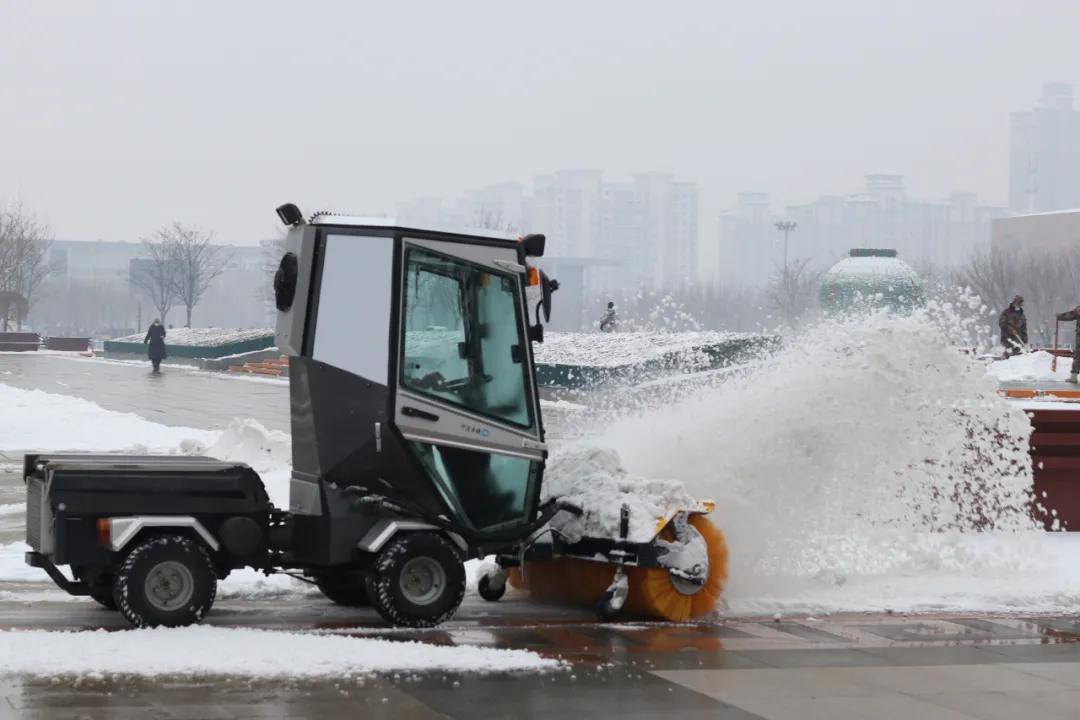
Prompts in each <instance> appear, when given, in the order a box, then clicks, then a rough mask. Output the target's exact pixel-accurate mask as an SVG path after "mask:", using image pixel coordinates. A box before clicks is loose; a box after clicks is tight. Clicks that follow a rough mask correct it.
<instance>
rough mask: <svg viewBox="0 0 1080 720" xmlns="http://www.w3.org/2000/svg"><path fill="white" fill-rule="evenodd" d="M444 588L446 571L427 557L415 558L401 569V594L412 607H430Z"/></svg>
mask: <svg viewBox="0 0 1080 720" xmlns="http://www.w3.org/2000/svg"><path fill="white" fill-rule="evenodd" d="M445 587H446V571H445V570H443V567H442V565H440V564H439V563H438V562H436V561H435V560H434V559H432V558H429V557H416V558H413V559H412V560H409V561H408V562H407V563H405V565H404V566H403V567H402V568H401V593H402V595H404V596H405V599H406V600H408V601H409V602H411V603H412V604H414V605H430V604H431V603H433V602H435V601H436V600H438V599H439V597H440V596H441V595H442V593H443V589H444V588H445Z"/></svg>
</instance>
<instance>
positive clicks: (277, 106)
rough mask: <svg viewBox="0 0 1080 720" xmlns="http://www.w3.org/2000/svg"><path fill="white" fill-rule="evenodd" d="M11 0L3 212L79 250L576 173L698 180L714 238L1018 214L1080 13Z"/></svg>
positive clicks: (920, 5)
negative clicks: (1034, 116) (750, 194)
mask: <svg viewBox="0 0 1080 720" xmlns="http://www.w3.org/2000/svg"><path fill="white" fill-rule="evenodd" d="M0 8H2V14H3V18H4V22H3V23H0V63H2V66H3V68H4V82H3V85H4V89H5V93H4V97H5V105H6V106H7V107H8V108H16V109H17V111H16V112H5V113H3V115H2V117H0V137H2V138H4V140H3V143H4V149H3V153H2V157H3V164H2V167H3V171H2V172H0V198H3V199H5V200H12V199H20V200H22V201H23V202H24V203H25V204H26V205H27V206H28V207H30V208H32V209H33V210H34V211H36V212H37V213H38V214H39V215H40V216H41V217H43V218H44V219H46V220H48V222H49V223H50V224H51V225H52V228H53V230H54V233H55V235H56V236H57V237H59V238H78V239H94V238H104V239H109V240H121V241H135V240H138V239H139V238H140V237H142V236H144V235H146V234H148V233H150V232H151V231H152V230H153V229H154V228H156V227H158V226H161V225H163V224H165V223H168V222H171V221H173V220H183V221H186V222H191V223H198V224H199V225H201V226H203V227H205V228H207V229H211V230H214V231H215V232H216V233H217V235H218V237H219V239H220V240H221V241H222V242H230V243H241V244H253V243H255V242H257V241H258V240H259V239H260V238H265V237H267V236H269V235H271V234H272V233H273V232H274V228H275V220H274V218H273V215H272V208H273V206H274V205H276V204H278V203H280V202H284V201H294V202H297V203H298V204H300V205H301V207H302V208H303V209H304V210H305V211H306V212H312V211H315V210H317V209H321V208H325V207H332V208H338V209H344V210H350V211H358V212H393V210H394V208H395V206H396V204H397V203H399V202H402V201H406V200H408V199H410V198H414V197H419V196H453V195H458V194H460V193H462V192H464V191H466V190H467V189H469V188H474V187H481V186H484V185H488V184H491V183H495V182H502V181H520V182H527V181H528V179H529V178H530V177H532V176H533V175H534V174H537V173H546V172H552V171H554V170H558V169H562V168H599V169H604V170H605V171H606V173H607V174H609V175H610V176H612V177H616V178H617V177H626V176H629V175H630V174H631V173H633V172H637V171H641V170H656V171H661V172H666V173H671V174H673V175H675V176H677V177H680V178H685V179H686V180H689V181H692V182H697V183H698V184H699V186H700V188H701V193H702V211H701V219H702V228H701V236H702V238H709V237H712V236H713V235H714V233H715V232H716V223H717V218H718V217H719V215H720V213H721V212H723V211H724V210H726V209H727V208H729V207H731V205H732V204H733V203H734V201H735V198H736V196H737V194H738V193H739V192H741V191H745V190H760V191H765V192H769V193H770V195H771V197H772V198H773V199H774V201H775V202H776V203H777V205H778V207H782V206H783V205H788V204H791V205H794V204H802V203H807V202H812V201H813V200H815V199H816V198H817V197H818V196H820V195H821V194H823V193H841V192H844V191H845V190H846V189H848V188H851V187H853V186H855V185H857V184H858V183H859V182H860V180H861V178H862V177H863V176H864V175H866V174H868V173H895V174H899V175H903V176H904V178H905V183H906V188H907V191H908V193H909V194H910V195H911V196H913V197H918V198H927V199H934V198H945V197H947V196H948V195H949V194H950V193H951V192H953V191H954V190H962V191H970V192H975V193H977V195H978V196H979V198H980V200H981V201H982V202H985V203H987V204H992V205H1006V204H1007V197H1008V149H1009V118H1010V113H1012V112H1014V111H1017V110H1023V109H1026V108H1030V107H1032V106H1034V104H1035V103H1036V101H1037V100H1038V98H1039V95H1040V92H1041V88H1042V86H1043V84H1044V83H1046V82H1064V83H1075V82H1076V81H1077V80H1080V78H1078V77H1071V76H1069V74H1070V73H1075V68H1076V67H1080V48H1077V46H1076V44H1075V43H1074V42H1073V40H1074V38H1073V37H1072V35H1073V30H1074V28H1075V27H1078V26H1080V6H1076V5H1075V4H1074V3H1065V2H1051V3H1043V4H1040V6H1039V7H1038V10H1037V11H1035V10H1033V9H1031V8H1027V7H1025V6H1022V5H1018V4H1015V3H1005V2H980V3H976V2H956V3H946V4H941V3H933V4H931V3H928V2H915V3H910V4H907V5H903V6H888V7H882V6H878V5H875V4H868V3H863V2H854V1H853V0H843V1H833V2H824V3H817V4H814V5H813V6H805V5H802V4H795V3H771V4H770V3H765V4H757V5H749V4H744V5H740V6H738V7H737V8H732V7H729V6H719V5H715V4H705V3H693V4H685V5H679V6H674V7H664V8H663V9H662V10H661V8H660V6H657V5H655V4H653V3H636V2H619V3H615V2H595V3H588V4H581V3H564V2H554V3H546V4H544V5H543V6H532V7H519V6H506V5H503V4H496V3H476V4H470V5H468V6H451V5H445V4H437V3H423V4H421V5H419V6H416V5H412V6H409V7H404V6H387V5H383V4H380V5H366V4H353V3H344V2H340V3H336V2H335V3H331V2H327V3H315V4H306V5H304V6H302V7H301V6H296V5H295V4H285V3H254V2H249V3H230V4H210V3H192V4H186V5H180V6H167V5H157V4H143V3H135V2H111V3H74V2H62V3H49V4H45V3H16V2H10V1H9V0H0ZM1063 75H1064V76H1063ZM540 230H542V228H540Z"/></svg>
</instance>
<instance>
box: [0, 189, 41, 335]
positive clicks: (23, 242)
mask: <svg viewBox="0 0 1080 720" xmlns="http://www.w3.org/2000/svg"><path fill="white" fill-rule="evenodd" d="M51 246H52V233H51V232H50V231H49V226H48V225H46V224H45V223H43V222H41V221H40V220H39V219H38V218H37V216H36V215H34V214H33V213H31V212H28V211H26V210H25V209H24V208H23V206H22V204H21V203H14V204H11V205H8V206H0V293H3V295H4V297H5V298H6V301H5V302H4V310H3V318H2V324H3V329H4V331H5V332H6V331H7V330H8V329H9V327H10V324H11V322H12V321H14V323H15V325H16V327H21V326H22V323H23V321H24V320H25V319H26V315H27V313H28V312H29V311H30V307H31V305H32V304H33V302H34V299H35V297H36V295H37V291H38V289H39V287H40V286H41V283H42V282H43V281H44V280H45V278H46V276H48V274H49V264H48V262H47V260H46V258H47V256H48V253H49V248H50V247H51Z"/></svg>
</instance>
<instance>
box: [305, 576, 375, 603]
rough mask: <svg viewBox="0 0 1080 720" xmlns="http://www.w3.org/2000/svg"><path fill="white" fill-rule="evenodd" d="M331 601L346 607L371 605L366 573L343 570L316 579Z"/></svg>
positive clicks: (323, 592) (320, 588)
mask: <svg viewBox="0 0 1080 720" xmlns="http://www.w3.org/2000/svg"><path fill="white" fill-rule="evenodd" d="M315 584H316V585H317V586H318V587H319V590H320V591H321V592H322V594H323V595H325V596H326V598H327V599H328V600H330V602H332V603H335V604H336V605H344V606H346V607H371V600H370V598H368V592H367V583H366V582H365V578H364V574H363V573H359V572H348V571H342V572H340V573H335V574H332V575H323V576H322V577H320V578H318V579H317V580H316V581H315Z"/></svg>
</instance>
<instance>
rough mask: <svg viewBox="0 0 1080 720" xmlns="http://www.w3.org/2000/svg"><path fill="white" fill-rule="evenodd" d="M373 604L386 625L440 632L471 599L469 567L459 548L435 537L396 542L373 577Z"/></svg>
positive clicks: (423, 535)
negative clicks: (468, 596) (467, 593)
mask: <svg viewBox="0 0 1080 720" xmlns="http://www.w3.org/2000/svg"><path fill="white" fill-rule="evenodd" d="M367 586H368V595H369V597H370V598H371V604H372V605H373V606H374V607H375V609H376V610H377V611H378V612H379V615H381V616H382V617H383V619H384V620H386V621H387V622H389V623H391V624H393V625H399V626H404V627H418V628H419V627H434V626H436V625H438V624H439V623H442V622H444V621H446V620H448V619H450V617H451V616H453V614H454V612H456V611H457V609H458V606H459V605H461V601H462V600H463V599H464V598H465V565H464V564H463V560H462V557H461V554H460V553H459V552H458V549H457V547H455V546H454V545H453V544H451V543H450V541H448V540H446V539H445V538H443V537H442V536H440V535H436V534H434V533H410V534H408V535H401V536H398V537H395V538H394V539H393V540H391V541H390V542H389V543H388V544H387V545H386V547H384V548H383V549H382V551H381V552H380V553H379V555H378V557H376V559H375V570H374V572H372V573H371V574H370V575H369V576H368V580H367Z"/></svg>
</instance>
